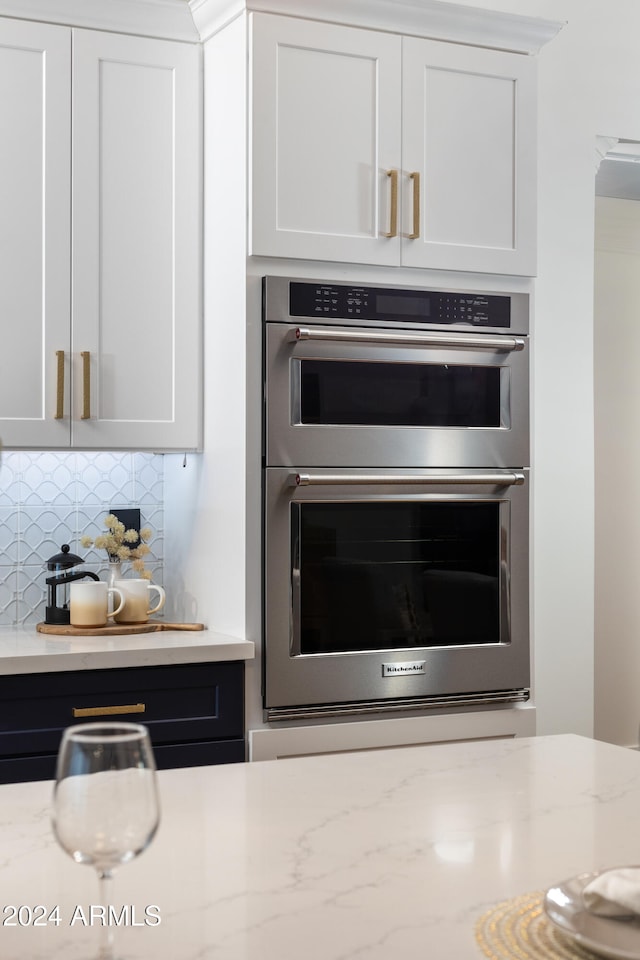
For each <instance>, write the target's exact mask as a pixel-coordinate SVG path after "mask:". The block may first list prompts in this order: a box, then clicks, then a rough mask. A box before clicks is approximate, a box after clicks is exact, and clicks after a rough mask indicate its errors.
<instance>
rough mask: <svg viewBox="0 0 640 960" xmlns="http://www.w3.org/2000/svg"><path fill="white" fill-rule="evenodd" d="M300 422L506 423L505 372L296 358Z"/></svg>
mask: <svg viewBox="0 0 640 960" xmlns="http://www.w3.org/2000/svg"><path fill="white" fill-rule="evenodd" d="M299 363H300V369H299V370H298V371H296V375H297V377H299V380H300V399H299V422H300V423H301V424H327V425H335V424H350V425H353V426H360V425H366V426H405V427H509V426H510V422H509V410H508V408H505V407H503V406H502V404H501V397H502V396H507V395H508V370H507V369H506V368H504V367H502V368H501V367H499V366H479V365H476V366H472V365H467V364H459V363H381V362H377V363H376V362H373V363H365V362H362V361H339V360H311V359H309V360H301V361H299Z"/></svg>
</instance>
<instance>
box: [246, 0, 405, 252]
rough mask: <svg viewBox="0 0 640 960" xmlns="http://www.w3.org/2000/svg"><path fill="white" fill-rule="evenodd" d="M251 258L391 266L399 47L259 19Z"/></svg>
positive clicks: (371, 34)
mask: <svg viewBox="0 0 640 960" xmlns="http://www.w3.org/2000/svg"><path fill="white" fill-rule="evenodd" d="M252 21H253V24H252V29H253V50H252V60H251V62H252V117H253V120H252V132H253V163H252V171H251V230H250V250H251V253H253V254H259V255H264V256H276V257H303V258H311V259H318V260H345V261H352V262H359V263H375V264H392V263H396V262H397V261H398V256H399V240H398V238H397V237H396V238H384V233H385V232H389V221H390V216H391V212H390V196H391V184H390V179H391V178H390V177H388V176H387V171H391V170H392V169H393V168H394V167H396V168H397V166H398V154H399V148H400V134H401V115H400V97H401V52H402V51H401V39H400V37H396V36H391V35H388V34H385V33H377V32H375V31H370V30H356V29H351V28H349V27H339V26H334V25H331V24H323V23H313V24H309V22H308V21H304V20H302V21H300V20H293V19H287V18H285V17H274V16H269V15H266V16H262V15H257V14H254V15H253V17H252Z"/></svg>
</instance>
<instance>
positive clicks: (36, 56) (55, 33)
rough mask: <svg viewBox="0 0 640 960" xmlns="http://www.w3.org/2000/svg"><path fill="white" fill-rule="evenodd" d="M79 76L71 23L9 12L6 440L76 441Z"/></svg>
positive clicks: (3, 229) (4, 51) (5, 53)
mask: <svg viewBox="0 0 640 960" xmlns="http://www.w3.org/2000/svg"><path fill="white" fill-rule="evenodd" d="M70 84H71V34H70V32H69V30H66V29H64V28H62V27H55V26H49V25H44V24H33V23H31V24H29V23H24V22H22V21H18V20H15V21H14V20H0V139H1V144H2V145H1V146H0V211H1V215H0V331H1V333H2V343H1V347H0V440H2V442H3V444H5V445H21V446H34V447H40V446H43V447H46V446H58V445H60V446H63V445H68V443H69V421H68V419H67V420H66V422H65V420H64V418H63V411H64V410H67V411H68V409H69V382H68V379H67V380H64V367H63V364H64V358H65V357H67V358H68V356H69V347H70V339H71V338H70V328H69V316H70V312H69V311H70V289H69V255H70V230H69V209H70V207H69V204H70V188H71V184H70V177H69V171H70V150H71V104H70V98H69V94H70V89H71V86H70ZM57 351H59V353H57ZM58 361H60V366H58ZM56 415H58V419H56Z"/></svg>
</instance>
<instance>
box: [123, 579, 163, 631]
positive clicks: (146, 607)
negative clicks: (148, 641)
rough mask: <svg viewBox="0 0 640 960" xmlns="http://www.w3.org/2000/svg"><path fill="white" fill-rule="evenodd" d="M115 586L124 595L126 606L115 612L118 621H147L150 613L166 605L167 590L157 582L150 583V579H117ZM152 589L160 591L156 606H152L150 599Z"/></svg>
mask: <svg viewBox="0 0 640 960" xmlns="http://www.w3.org/2000/svg"><path fill="white" fill-rule="evenodd" d="M115 586H116V587H117V588H118V590H120V591H121V592H122V595H123V597H124V606H123V607H122V608H121V609H120V610H118V611H116V612H115V613H114V614H113V616H114V619H115V620H116V621H117V623H146V622H147V620H148V619H149V614H151V613H157V612H158V610H162V608H163V607H164V601H165V592H164V590H163V589H162V587H159V586H158V585H157V584H155V583H149V581H148V580H116V582H115ZM152 590H155V591H156V592H157V593H158V602H157V604H156V605H155V607H152V606H151V604H150V600H149V593H150V592H151V591H152ZM116 614H117V615H116Z"/></svg>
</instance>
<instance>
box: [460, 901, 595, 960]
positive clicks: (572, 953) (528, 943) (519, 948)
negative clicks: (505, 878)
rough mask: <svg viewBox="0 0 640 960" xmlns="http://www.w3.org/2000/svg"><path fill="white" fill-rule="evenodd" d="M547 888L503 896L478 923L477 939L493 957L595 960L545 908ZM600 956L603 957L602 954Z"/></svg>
mask: <svg viewBox="0 0 640 960" xmlns="http://www.w3.org/2000/svg"><path fill="white" fill-rule="evenodd" d="M543 900H544V891H540V890H537V891H535V892H533V893H525V894H523V895H522V896H520V897H515V898H514V899H512V900H503V902H502V903H499V904H497V906H495V907H492V908H491V910H488V911H487V912H486V913H485V914H483V915H482V916H481V917H480V919H479V920H478V922H477V924H476V940H477V943H478V946H479V947H480V949H481V950H482V952H483V954H484V955H485V957H489V958H490V960H576V958H580V960H595V958H596V955H595V954H594V953H592V952H591V951H590V950H585V949H584V947H581V946H579V945H578V944H577V943H574V942H573V941H572V940H570V939H569V938H568V937H566V936H565V935H564V934H563V933H562V932H561V931H560V930H558V929H557V928H556V927H554V925H553V924H552V923H551V921H550V920H549V919H547V916H546V914H545V912H544V909H543V907H542V902H543ZM600 960H601V958H600Z"/></svg>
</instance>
